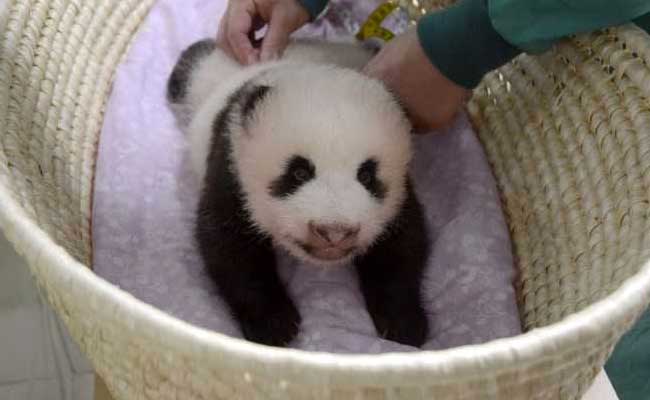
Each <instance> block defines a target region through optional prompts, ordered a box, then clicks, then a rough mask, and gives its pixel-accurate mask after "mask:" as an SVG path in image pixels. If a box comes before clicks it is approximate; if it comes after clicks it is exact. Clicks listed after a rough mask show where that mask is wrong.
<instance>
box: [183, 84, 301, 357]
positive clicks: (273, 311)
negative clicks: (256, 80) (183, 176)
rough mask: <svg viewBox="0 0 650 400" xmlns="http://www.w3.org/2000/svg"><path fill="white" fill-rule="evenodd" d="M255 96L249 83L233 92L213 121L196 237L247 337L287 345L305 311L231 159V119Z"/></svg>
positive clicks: (259, 341) (264, 342) (207, 265)
mask: <svg viewBox="0 0 650 400" xmlns="http://www.w3.org/2000/svg"><path fill="white" fill-rule="evenodd" d="M253 93H254V91H253ZM250 94H251V92H250V88H248V87H247V86H244V88H242V89H240V90H238V91H237V92H236V93H235V94H233V95H232V96H231V97H230V99H229V100H228V103H227V105H226V107H224V109H223V110H222V111H221V112H220V113H219V115H218V116H217V118H216V120H215V122H214V124H213V130H214V135H213V140H212V144H211V151H210V154H209V156H208V163H207V171H206V176H205V185H204V190H203V193H202V195H201V199H200V201H199V210H198V215H197V228H196V239H197V241H198V244H199V250H200V252H201V255H202V257H203V260H204V262H205V264H206V267H207V268H208V271H209V272H210V274H211V276H212V278H213V279H214V281H215V283H216V285H217V287H218V289H219V292H220V294H221V296H222V297H223V298H224V300H225V301H226V303H227V304H228V306H229V307H230V309H231V311H232V313H233V315H234V317H235V318H236V320H237V321H238V322H239V324H240V327H241V330H242V333H243V334H244V337H245V338H246V339H248V340H251V341H254V342H258V343H263V344H268V345H274V346H283V345H286V344H287V343H289V342H290V341H291V340H292V339H293V338H294V336H295V335H296V334H297V333H298V328H299V325H300V320H301V318H300V314H299V313H298V310H297V309H296V307H295V305H294V304H293V302H292V301H291V299H290V298H289V296H288V294H287V292H286V290H285V288H284V286H283V284H282V282H281V281H280V279H279V277H278V275H277V270H276V260H275V255H274V252H273V249H272V246H271V240H270V239H269V238H267V237H264V236H262V235H260V234H259V233H258V232H257V231H256V230H255V228H254V226H253V223H252V221H251V218H250V215H249V214H248V212H247V211H246V208H245V207H244V203H243V193H242V190H241V187H240V185H239V182H238V180H237V178H236V177H235V176H234V175H233V173H232V168H231V163H232V160H230V158H229V157H230V156H229V154H230V153H231V151H230V147H231V146H230V139H229V136H228V134H229V132H230V127H231V123H232V121H233V120H234V119H235V118H238V117H239V118H241V116H240V115H239V116H238V115H236V114H239V113H240V112H241V108H242V106H243V104H245V103H246V101H247V99H248V98H249V96H250Z"/></svg>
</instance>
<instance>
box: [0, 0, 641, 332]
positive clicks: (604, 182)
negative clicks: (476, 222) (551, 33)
mask: <svg viewBox="0 0 650 400" xmlns="http://www.w3.org/2000/svg"><path fill="white" fill-rule="evenodd" d="M149 3H150V2H142V3H140V4H137V5H134V4H132V3H128V5H127V3H124V5H123V6H120V5H118V6H117V7H105V8H102V7H101V6H100V7H99V9H92V10H91V9H89V8H86V6H85V5H84V4H81V3H79V4H77V3H74V4H73V3H70V4H69V5H68V6H67V8H66V7H64V9H63V10H61V12H58V13H53V12H52V11H51V10H50V11H49V13H47V12H44V11H43V10H46V8H45V7H43V9H42V10H41V9H39V8H38V7H32V6H30V5H28V4H27V5H25V6H21V4H20V2H17V1H14V2H13V3H12V2H10V7H11V9H12V12H11V13H10V14H9V15H8V16H6V17H4V20H3V21H2V22H3V25H4V29H3V34H2V36H1V39H0V40H1V41H0V52H1V53H0V54H1V55H2V62H1V63H0V126H2V127H3V128H2V136H1V138H0V168H1V171H2V172H1V173H0V185H2V189H3V190H4V191H5V192H6V193H7V194H8V195H10V196H11V197H12V198H13V199H14V201H15V202H16V204H19V205H20V206H21V207H22V209H23V210H24V212H25V213H26V215H27V216H28V217H29V218H31V219H32V220H33V221H35V222H36V223H37V225H38V226H39V227H40V228H41V229H42V230H44V231H45V232H46V233H47V234H49V235H50V237H51V238H52V240H54V241H55V242H56V243H57V244H59V245H61V246H62V247H64V248H65V249H66V250H67V251H68V252H69V253H70V254H71V255H73V256H74V257H75V258H77V259H78V260H79V261H81V262H82V263H84V264H86V265H88V264H89V260H90V259H91V242H90V210H91V188H92V171H93V166H94V158H95V152H96V148H97V140H98V136H99V132H100V129H101V117H102V108H103V104H104V102H105V100H106V97H107V93H108V91H109V89H110V80H111V76H112V73H113V72H114V68H115V67H116V65H117V64H118V61H119V58H120V57H121V56H122V55H123V54H124V52H125V50H126V47H127V45H128V42H129V39H130V37H131V36H132V33H133V32H134V31H135V29H136V28H137V26H138V23H139V21H140V20H141V18H142V16H143V15H144V14H145V13H146V10H147V7H148V5H149ZM118 4H122V3H118ZM79 14H81V15H86V16H87V18H90V22H89V24H90V25H92V24H96V25H98V24H104V23H105V21H109V22H111V23H117V22H118V21H120V19H121V15H126V14H135V15H138V16H139V18H140V19H129V20H128V21H126V22H125V24H123V25H124V26H123V27H122V28H121V29H122V31H123V32H124V33H123V34H121V35H118V36H114V35H113V34H112V31H109V30H102V29H90V30H88V32H86V33H80V32H77V31H76V30H75V29H77V28H75V25H74V24H66V23H65V22H66V18H68V19H72V18H73V17H74V16H77V15H79ZM52 24H57V26H58V29H59V34H57V35H53V36H52V35H43V39H42V40H34V37H35V35H36V36H38V33H39V32H41V31H46V30H48V29H50V27H51V26H52ZM75 32H76V33H75ZM649 62H650V38H649V37H648V35H647V34H646V33H645V32H643V31H641V30H640V29H637V28H635V27H632V26H628V27H623V28H618V29H611V30H606V31H604V32H600V33H597V34H591V35H582V36H579V37H577V38H574V39H572V40H569V41H566V42H564V43H562V44H560V45H558V46H557V47H555V48H554V49H553V50H552V51H550V52H548V53H546V54H544V55H542V56H539V57H529V56H521V57H519V58H518V59H516V60H515V61H514V62H512V63H510V64H508V65H506V66H504V67H503V68H501V69H500V70H498V71H496V72H494V73H491V74H489V75H488V76H487V77H486V79H485V80H484V81H483V83H482V84H481V85H480V87H479V88H478V89H477V90H476V92H475V94H474V97H473V98H472V100H471V102H470V104H469V109H470V113H471V115H472V118H473V122H474V124H475V127H476V130H477V132H478V133H479V136H480V138H481V141H482V143H483V145H484V147H485V150H486V152H487V154H488V158H489V160H490V163H491V165H492V168H493V172H494V175H495V177H496V179H497V182H498V185H499V189H500V192H501V196H502V201H503V207H504V210H505V212H506V216H507V220H508V224H509V229H510V233H511V236H512V241H513V245H514V253H515V257H516V260H517V265H518V267H519V277H518V279H517V282H516V286H517V289H518V301H519V307H520V312H521V316H522V320H523V322H524V327H525V329H531V328H535V327H541V326H545V325H548V324H552V323H554V322H557V321H559V320H561V319H562V318H564V317H565V316H567V315H569V314H572V313H574V312H576V311H578V310H581V309H583V308H584V307H586V306H588V305H590V304H592V303H594V302H595V301H597V300H599V299H602V298H603V297H605V296H607V295H608V294H609V293H611V292H612V291H613V290H615V289H617V288H618V287H619V286H620V285H621V283H622V282H623V281H624V280H625V279H627V278H628V277H630V276H631V275H633V274H634V273H636V272H637V271H639V269H640V267H641V266H642V265H643V263H644V262H645V261H647V260H648V250H647V249H650V243H649V241H650V238H649V236H648V234H646V232H647V231H648V228H649V226H648V210H649V207H648V206H649V204H650V157H648V154H650V132H649V131H650V100H649V99H650V71H649V68H648V63H649Z"/></svg>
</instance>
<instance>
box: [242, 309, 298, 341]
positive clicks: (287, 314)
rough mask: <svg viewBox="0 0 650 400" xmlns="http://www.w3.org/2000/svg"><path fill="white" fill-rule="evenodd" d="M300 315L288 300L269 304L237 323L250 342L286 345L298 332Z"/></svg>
mask: <svg viewBox="0 0 650 400" xmlns="http://www.w3.org/2000/svg"><path fill="white" fill-rule="evenodd" d="M300 321H301V317H300V314H299V313H298V310H297V309H296V307H295V305H294V304H293V303H292V302H291V301H290V300H287V301H282V302H280V303H274V304H269V305H265V306H263V307H261V308H260V309H258V310H256V312H255V315H251V316H245V317H244V318H242V319H241V320H240V321H239V323H240V326H241V330H242V333H243V334H244V337H245V338H246V339H247V340H250V341H251V342H255V343H260V344H265V345H269V346H279V347H283V346H286V345H288V344H289V343H290V342H291V341H292V340H293V339H294V338H295V337H296V335H297V334H298V330H299V329H300Z"/></svg>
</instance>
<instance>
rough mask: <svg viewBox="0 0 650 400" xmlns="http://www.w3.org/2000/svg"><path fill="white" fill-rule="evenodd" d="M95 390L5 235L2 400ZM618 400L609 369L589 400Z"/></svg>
mask: <svg viewBox="0 0 650 400" xmlns="http://www.w3.org/2000/svg"><path fill="white" fill-rule="evenodd" d="M0 1H2V0H0ZM93 391H94V374H93V372H92V368H91V366H90V364H89V363H88V361H87V360H86V359H85V358H84V356H83V355H82V354H81V353H80V351H79V349H78V348H77V346H76V345H75V344H74V342H72V341H71V340H70V338H69V337H68V335H67V333H66V331H65V327H64V326H63V324H61V323H60V321H59V320H58V319H57V317H56V316H55V314H54V313H53V312H52V310H51V309H50V308H49V306H47V304H45V303H44V302H43V300H41V298H40V296H39V294H38V292H37V290H36V287H35V285H34V284H33V283H32V280H31V277H30V276H29V272H28V269H27V266H26V265H25V263H24V262H23V260H22V259H20V257H19V256H18V255H16V253H15V252H14V251H13V248H11V245H10V244H9V243H7V241H6V240H5V239H4V237H3V236H1V234H0V399H1V400H92V399H93ZM617 399H618V398H617V397H616V394H615V392H614V390H613V388H612V386H611V384H610V382H609V380H608V379H607V375H605V373H604V372H603V373H601V374H600V375H599V376H598V378H597V379H596V382H595V383H594V386H593V387H592V388H591V389H590V390H589V392H588V393H587V395H586V396H585V398H584V400H617Z"/></svg>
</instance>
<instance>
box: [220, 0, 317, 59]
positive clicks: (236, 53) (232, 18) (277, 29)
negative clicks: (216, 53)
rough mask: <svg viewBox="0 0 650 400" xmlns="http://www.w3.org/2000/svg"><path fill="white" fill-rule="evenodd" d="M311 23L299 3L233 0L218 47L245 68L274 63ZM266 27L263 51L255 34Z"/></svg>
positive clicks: (226, 15) (286, 0)
mask: <svg viewBox="0 0 650 400" xmlns="http://www.w3.org/2000/svg"><path fill="white" fill-rule="evenodd" d="M308 21H309V13H308V12H307V10H306V9H305V8H304V7H303V6H302V5H301V4H300V3H299V2H298V0H230V1H229V2H228V9H227V10H226V13H225V15H224V16H223V18H222V20H221V24H220V25H219V32H218V33H217V44H218V45H219V46H220V47H221V48H222V49H223V50H225V51H226V52H227V53H229V54H230V55H231V56H232V57H234V58H235V59H236V60H237V61H239V62H240V63H241V64H244V65H247V64H253V63H255V62H258V61H271V60H274V59H277V58H279V57H280V56H281V55H282V52H283V51H284V49H285V47H286V46H287V43H288V42H289V35H291V33H292V32H293V31H295V30H297V29H298V28H300V27H301V26H303V25H304V24H306V23H307V22H308ZM266 24H268V30H267V32H266V35H265V36H264V38H263V40H262V48H261V49H259V48H257V46H256V44H257V43H255V40H254V38H253V35H254V33H255V32H256V31H257V30H259V29H260V28H262V27H263V26H264V25H266Z"/></svg>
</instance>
